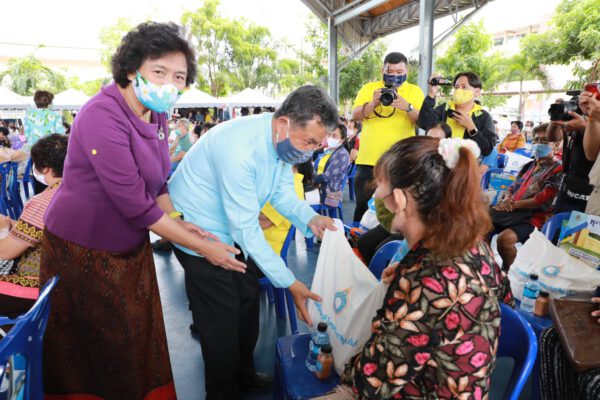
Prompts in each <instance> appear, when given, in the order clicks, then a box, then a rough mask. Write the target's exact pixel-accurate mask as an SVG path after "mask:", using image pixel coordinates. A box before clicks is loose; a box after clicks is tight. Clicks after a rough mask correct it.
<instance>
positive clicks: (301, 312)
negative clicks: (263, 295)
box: [288, 280, 321, 326]
mask: <svg viewBox="0 0 600 400" xmlns="http://www.w3.org/2000/svg"><path fill="white" fill-rule="evenodd" d="M288 289H289V291H290V293H291V294H292V297H293V298H294V303H296V308H297V309H298V316H299V317H300V319H301V320H302V321H304V322H306V324H307V325H308V326H312V321H311V319H310V316H309V315H308V309H307V308H306V301H307V300H308V299H312V300H314V301H321V296H319V295H317V294H315V293H313V292H311V291H310V290H308V288H307V287H306V286H305V285H304V283H302V282H300V281H299V280H295V281H294V283H292V286H290V287H289V288H288Z"/></svg>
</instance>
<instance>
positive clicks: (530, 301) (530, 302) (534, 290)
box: [521, 274, 540, 313]
mask: <svg viewBox="0 0 600 400" xmlns="http://www.w3.org/2000/svg"><path fill="white" fill-rule="evenodd" d="M538 279H539V277H538V276H537V274H530V275H529V280H528V281H527V282H526V283H525V287H524V288H523V300H521V310H522V311H525V312H528V313H532V312H533V309H534V308H535V299H537V297H538V295H539V294H540V283H539V282H538Z"/></svg>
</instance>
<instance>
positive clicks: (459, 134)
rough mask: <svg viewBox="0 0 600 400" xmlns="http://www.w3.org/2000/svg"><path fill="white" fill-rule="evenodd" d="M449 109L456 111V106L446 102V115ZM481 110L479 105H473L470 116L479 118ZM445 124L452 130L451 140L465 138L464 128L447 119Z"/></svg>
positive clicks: (451, 102)
mask: <svg viewBox="0 0 600 400" xmlns="http://www.w3.org/2000/svg"><path fill="white" fill-rule="evenodd" d="M449 108H451V109H453V110H456V105H455V104H454V102H453V101H449V102H448V105H447V106H446V113H447V112H448V109H449ZM481 110H482V108H481V105H479V104H477V103H474V104H473V108H472V109H471V113H470V115H471V116H472V115H473V114H475V116H479V115H481ZM446 123H447V124H448V125H450V128H452V137H453V138H463V137H464V136H465V127H464V126H462V125H459V123H458V122H456V121H455V120H454V119H452V118H450V117H448V118H446Z"/></svg>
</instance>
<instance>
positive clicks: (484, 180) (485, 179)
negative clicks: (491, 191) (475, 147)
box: [481, 168, 504, 190]
mask: <svg viewBox="0 0 600 400" xmlns="http://www.w3.org/2000/svg"><path fill="white" fill-rule="evenodd" d="M503 172H504V171H503V170H502V169H500V168H490V169H488V170H487V171H485V173H484V174H483V176H482V177H481V188H482V189H484V190H485V189H487V188H488V187H489V186H490V177H491V175H492V174H501V173H503Z"/></svg>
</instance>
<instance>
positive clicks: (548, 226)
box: [542, 211, 571, 241]
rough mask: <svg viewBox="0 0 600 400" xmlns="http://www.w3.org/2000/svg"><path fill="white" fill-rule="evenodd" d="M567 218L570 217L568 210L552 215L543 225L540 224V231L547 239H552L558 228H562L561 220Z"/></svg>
mask: <svg viewBox="0 0 600 400" xmlns="http://www.w3.org/2000/svg"><path fill="white" fill-rule="evenodd" d="M569 218H571V212H570V211H567V212H561V213H558V214H555V215H553V216H552V218H550V219H549V220H548V221H546V223H545V224H544V226H542V233H543V234H544V236H546V237H547V238H548V240H550V241H552V240H554V237H555V236H556V234H557V233H558V232H559V231H560V228H562V225H563V222H564V221H567V220H568V219H569Z"/></svg>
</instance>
